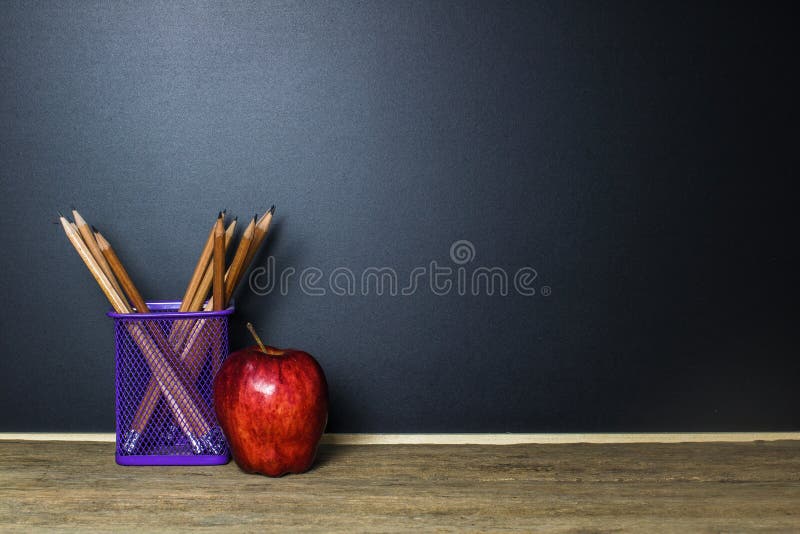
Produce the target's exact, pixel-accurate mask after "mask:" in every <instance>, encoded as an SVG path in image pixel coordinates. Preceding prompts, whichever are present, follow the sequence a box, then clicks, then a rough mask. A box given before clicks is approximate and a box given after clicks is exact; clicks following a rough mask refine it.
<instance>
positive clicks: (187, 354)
mask: <svg viewBox="0 0 800 534" xmlns="http://www.w3.org/2000/svg"><path fill="white" fill-rule="evenodd" d="M274 213H275V206H272V207H271V208H270V209H269V210H267V212H266V213H264V215H263V216H262V217H261V219H260V220H259V221H258V222H257V223H256V225H255V226H254V229H253V230H254V234H253V242H251V244H250V246H249V247H248V254H247V258H250V260H249V261H252V258H254V257H255V254H256V252H257V251H258V248H259V246H260V245H261V243H263V242H264V238H265V237H266V234H267V231H268V230H269V223H270V221H271V220H272V215H273V214H274ZM259 227H260V230H259ZM257 230H258V231H259V233H260V237H259V240H258V242H255V237H256V234H255V232H256V231H257ZM237 252H238V251H237ZM245 262H246V263H245V265H244V267H243V268H242V269H241V270H240V272H239V274H238V278H236V277H232V280H233V282H232V285H231V287H233V288H236V286H237V285H238V283H239V281H240V280H241V278H242V276H243V275H244V273H245V272H246V271H247V269H248V268H249V267H250V265H249V263H247V262H248V260H247V259H245ZM230 274H231V270H230V269H229V270H228V275H230ZM226 282H227V281H226ZM212 306H213V297H212V299H211V300H209V301H208V302H206V305H205V307H204V308H203V309H204V310H211V309H212ZM204 323H205V320H204V319H200V320H199V321H197V322H196V323H195V324H194V325H193V326H192V328H191V330H190V332H189V334H188V337H187V339H186V345H185V346H184V348H183V351H182V352H181V360H182V361H185V362H187V367H189V368H190V369H194V368H195V367H197V362H196V361H195V360H196V359H197V358H198V357H199V356H198V355H197V351H195V350H194V344H195V343H196V342H197V340H198V339H201V338H202V336H201V334H202V331H203V325H204ZM192 362H194V363H192Z"/></svg>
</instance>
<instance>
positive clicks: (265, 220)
mask: <svg viewBox="0 0 800 534" xmlns="http://www.w3.org/2000/svg"><path fill="white" fill-rule="evenodd" d="M273 215H275V205H274V204H273V206H272V207H271V208H270V209H268V210H267V211H265V212H264V215H262V216H261V218H260V219H259V220H258V222H257V223H256V228H255V231H254V232H253V242H252V243H251V245H250V250H248V251H247V257H246V258H245V260H244V264H245V269H244V270H243V271H242V272H241V273H240V274H239V278H240V279H241V277H242V276H243V275H244V273H246V272H247V269H248V268H249V267H250V264H251V263H252V262H253V258H255V256H256V253H257V252H258V249H259V248H261V243H263V242H264V239H265V238H266V237H267V232H268V231H269V224H270V223H271V222H272V216H273ZM238 285H239V280H236V281H235V282H234V285H233V286H234V287H236V286H238Z"/></svg>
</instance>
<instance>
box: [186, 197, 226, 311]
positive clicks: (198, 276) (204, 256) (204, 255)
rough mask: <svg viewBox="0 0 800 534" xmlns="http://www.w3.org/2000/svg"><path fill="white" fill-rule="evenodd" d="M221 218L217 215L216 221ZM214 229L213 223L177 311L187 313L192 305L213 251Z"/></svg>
mask: <svg viewBox="0 0 800 534" xmlns="http://www.w3.org/2000/svg"><path fill="white" fill-rule="evenodd" d="M221 218H222V212H220V213H219V216H218V217H217V219H221ZM216 227H217V224H216V222H215V223H214V225H213V226H212V227H211V231H210V232H209V233H208V239H206V243H205V245H204V246H203V251H202V252H201V253H200V258H199V259H198V260H197V265H195V267H194V271H193V272H192V277H191V279H189V285H188V286H187V287H186V292H185V293H184V294H183V300H181V307H180V309H179V310H178V311H182V312H185V311H189V306H191V304H192V299H193V298H194V294H195V293H196V292H197V288H198V287H199V286H200V281H201V280H202V279H203V273H205V270H206V266H208V264H209V262H210V261H211V254H212V253H213V251H214V229H215V228H216Z"/></svg>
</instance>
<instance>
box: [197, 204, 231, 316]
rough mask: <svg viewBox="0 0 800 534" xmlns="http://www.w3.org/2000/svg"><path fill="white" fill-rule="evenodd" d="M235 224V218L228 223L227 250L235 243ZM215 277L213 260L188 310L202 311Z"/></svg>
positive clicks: (226, 232) (226, 231)
mask: <svg viewBox="0 0 800 534" xmlns="http://www.w3.org/2000/svg"><path fill="white" fill-rule="evenodd" d="M235 226H236V221H235V220H234V221H233V222H231V223H230V224H229V225H228V229H227V230H225V250H226V251H227V249H228V247H230V245H231V243H233V231H234V227H235ZM213 278H214V267H213V261H212V262H211V263H210V264H209V265H208V266H207V267H206V272H205V273H203V279H202V280H201V281H200V287H198V288H197V292H196V293H195V294H194V297H193V298H192V304H191V306H190V307H189V310H188V311H200V310H201V309H203V302H205V300H206V298H207V297H208V292H209V290H211V284H212V283H213ZM209 309H211V308H209Z"/></svg>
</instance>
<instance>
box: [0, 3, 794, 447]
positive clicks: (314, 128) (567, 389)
mask: <svg viewBox="0 0 800 534" xmlns="http://www.w3.org/2000/svg"><path fill="white" fill-rule="evenodd" d="M676 4H677V3H676ZM701 4H702V3H701ZM791 20H792V19H791V17H789V14H788V13H787V12H782V11H781V10H780V9H779V8H778V7H776V6H772V7H766V6H764V5H762V4H758V5H757V4H750V5H749V6H747V7H742V6H736V5H734V4H732V3H718V4H717V3H714V4H713V5H712V4H711V3H708V4H707V5H705V6H703V5H688V6H678V5H675V6H671V5H670V6H659V5H657V4H656V3H648V2H561V1H547V2H540V3H536V2H520V3H498V2H485V3H472V2H448V3H443V2H366V3H350V2H345V3H326V2H320V3H267V2H264V3H252V4H247V3H243V4H239V3H231V4H225V5H216V4H215V5H190V4H186V5H179V4H176V3H172V2H165V3H163V4H156V3H152V2H145V3H137V2H134V3H130V4H127V5H126V4H124V3H122V2H111V3H102V4H97V3H90V2H73V3H52V2H41V3H35V2H25V3H14V2H3V3H2V4H1V5H0V98H1V99H2V107H1V108H0V118H1V119H2V122H1V123H0V124H1V125H2V128H0V163H1V165H0V180H2V196H1V197H0V213H2V220H3V222H4V223H5V231H3V232H2V234H0V235H1V236H2V237H0V239H1V240H2V250H3V251H4V254H3V255H2V258H1V259H0V262H1V263H0V266H1V269H2V277H1V278H0V287H1V288H2V296H3V306H2V308H1V309H0V317H1V318H2V340H1V341H0V351H1V353H0V406H1V407H2V409H1V410H0V430H5V431H11V430H18V431H23V430H75V431H80V430H85V431H89V430H101V431H110V430H112V429H113V424H114V421H113V418H114V411H113V403H114V397H113V365H114V364H113V337H112V324H111V321H110V320H109V319H108V318H106V317H105V316H104V312H105V311H106V309H107V308H108V305H107V303H106V301H105V300H104V298H103V296H102V294H101V293H100V291H99V290H98V289H97V287H96V286H95V283H94V281H93V280H92V279H91V277H90V276H89V274H88V273H87V271H86V269H85V268H84V266H83V265H82V263H81V262H80V260H79V258H78V257H77V255H76V254H75V253H74V251H73V250H72V248H71V247H70V245H69V243H68V242H67V240H66V239H65V237H64V235H63V233H62V231H61V229H60V228H59V227H58V226H54V225H53V224H52V223H53V221H54V219H55V216H56V210H58V209H60V210H62V211H66V210H68V209H69V207H70V206H71V205H72V204H76V205H77V206H78V207H79V208H80V209H81V210H82V213H83V214H84V215H85V216H86V217H87V218H88V219H89V220H90V222H93V223H95V224H97V225H98V226H99V227H100V228H101V229H102V230H103V231H104V233H106V235H107V236H108V237H109V238H110V239H112V240H113V243H114V244H115V245H116V248H117V251H118V253H119V254H120V256H121V257H122V258H123V260H124V261H125V262H126V263H127V265H128V267H129V270H130V271H131V272H132V273H133V274H134V276H135V279H136V280H137V282H138V283H139V284H140V288H141V289H142V291H143V293H145V295H146V296H147V297H149V298H153V299H155V298H162V299H164V298H175V297H178V296H180V295H181V294H182V292H183V290H184V288H185V285H186V282H187V280H188V276H189V274H190V271H191V268H192V267H193V265H194V262H195V260H196V258H197V255H198V253H199V250H200V247H201V244H202V242H203V240H204V238H205V236H206V234H207V231H208V229H209V227H210V224H211V221H212V219H213V217H214V215H215V213H216V212H217V211H218V210H219V209H221V208H223V207H227V208H228V209H229V210H231V212H233V213H235V214H238V215H239V216H240V217H243V218H246V217H248V216H250V215H251V214H252V213H253V212H255V211H256V210H264V209H266V208H267V207H269V205H270V204H272V203H275V204H277V206H278V212H277V217H276V223H275V226H274V230H273V233H272V235H271V237H270V240H269V242H268V246H267V248H266V249H265V250H264V254H263V255H262V256H261V257H260V258H259V261H258V263H259V265H267V264H268V263H269V261H270V260H269V259H268V257H270V256H272V257H274V258H275V262H276V263H275V265H276V267H277V269H278V270H285V269H286V268H288V267H294V268H295V269H296V272H297V273H298V274H299V273H300V271H302V270H303V269H306V268H308V267H316V268H318V269H320V270H321V271H322V272H323V273H324V276H325V277H327V276H329V275H330V273H331V272H332V271H333V270H334V269H335V268H337V267H344V268H348V269H350V270H351V271H352V272H354V273H361V272H363V271H364V269H366V268H368V267H391V268H393V269H395V271H396V272H397V273H398V275H399V277H400V282H401V285H407V280H408V277H409V274H410V273H411V272H412V271H413V269H414V268H415V267H426V266H429V265H430V262H431V261H436V262H437V263H438V264H439V266H449V267H457V264H455V263H454V262H453V261H452V260H451V259H450V247H451V244H452V243H454V242H455V241H457V240H468V241H470V242H471V243H472V244H473V246H474V251H475V255H474V258H473V259H472V261H470V262H468V263H467V264H465V272H466V273H467V276H471V275H470V273H471V272H472V270H473V269H474V268H476V267H480V266H486V267H494V266H496V267H500V268H503V269H506V270H507V271H508V272H509V273H511V274H512V275H513V273H514V272H516V270H517V269H518V268H520V267H523V266H529V267H532V268H534V269H536V272H537V273H538V276H537V278H536V279H535V280H533V284H531V286H532V287H533V289H534V290H535V291H536V294H535V295H533V296H523V295H520V294H519V293H518V292H515V291H513V290H510V291H509V294H508V295H506V296H501V295H498V294H495V295H491V296H490V295H487V294H485V292H484V293H482V294H481V295H478V296H475V295H471V294H469V291H468V292H467V293H468V294H466V295H459V294H458V291H456V290H453V291H451V292H450V294H448V295H445V296H439V295H435V294H434V293H433V292H432V291H431V290H430V288H429V286H427V285H426V286H424V287H422V288H420V289H419V290H418V291H417V292H416V293H414V294H413V295H396V296H391V295H387V294H384V295H377V294H375V292H374V291H371V292H370V293H369V294H368V295H362V294H360V293H359V294H357V295H350V296H338V295H336V294H333V293H331V291H330V290H328V291H327V294H326V295H324V296H311V295H307V294H305V293H304V292H303V291H302V290H301V288H300V287H299V283H298V280H297V277H295V278H293V279H290V280H291V281H292V283H291V284H290V286H289V291H288V293H287V294H286V295H282V294H280V291H277V290H276V291H273V292H272V293H271V294H269V295H266V296H261V295H257V294H254V293H252V292H251V291H250V290H249V289H248V288H244V291H242V292H241V293H240V294H239V297H238V298H239V310H238V313H237V320H236V322H235V323H234V324H233V325H232V331H231V337H232V342H233V345H234V346H235V347H239V346H242V345H243V344H244V343H247V342H248V341H247V337H246V335H245V334H246V333H245V330H244V328H243V324H244V321H245V320H246V319H249V320H251V321H253V322H255V323H257V324H258V325H259V327H260V329H261V331H262V332H263V333H264V335H265V337H266V338H267V339H268V340H269V342H270V343H271V344H274V345H277V346H298V347H302V348H304V349H306V350H308V351H309V352H311V353H313V354H315V355H316V356H317V357H318V359H319V360H320V362H321V363H322V365H323V366H324V368H325V369H326V371H327V374H328V378H329V382H330V385H331V400H332V413H331V419H330V424H329V430H330V431H339V432H425V431H440V432H448V431H467V432H471V431H486V432H493V431H680V430H759V429H762V430H764V429H774V430H789V429H794V430H797V429H798V428H800V412H798V409H797V394H796V391H797V387H798V378H800V358H798V354H797V336H796V331H797V329H796V326H795V325H796V322H797V313H796V308H795V303H796V302H797V290H796V287H797V283H796V276H797V273H798V269H797V267H798V265H797V261H796V258H795V254H796V253H795V251H794V249H795V247H796V239H797V237H796V232H795V231H794V230H793V228H794V225H793V224H792V222H793V219H794V214H793V209H794V204H795V202H794V200H793V197H792V196H791V195H790V194H789V192H788V190H787V183H788V182H789V180H790V178H794V177H795V175H796V172H795V171H796V164H797V160H796V157H793V158H791V160H790V151H791V150H795V151H796V146H795V145H796V134H797V108H796V95H797V86H796V84H795V83H794V81H793V80H792V76H791V74H792V73H793V71H796V65H795V61H796V58H795V57H794V55H793V49H794V46H795V45H796V42H794V41H795V40H794V39H793V38H792V37H791V35H792V32H794V28H792V27H791V25H790V21H791ZM456 276H457V275H456V274H454V275H453V277H452V279H453V280H456ZM326 279H327V278H323V280H322V281H320V282H319V283H318V285H320V286H323V287H325V283H326ZM423 281H424V279H423ZM528 281H530V280H528ZM545 286H546V287H545ZM360 289H363V288H360ZM548 290H549V292H550V294H549V295H546V293H548Z"/></svg>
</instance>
